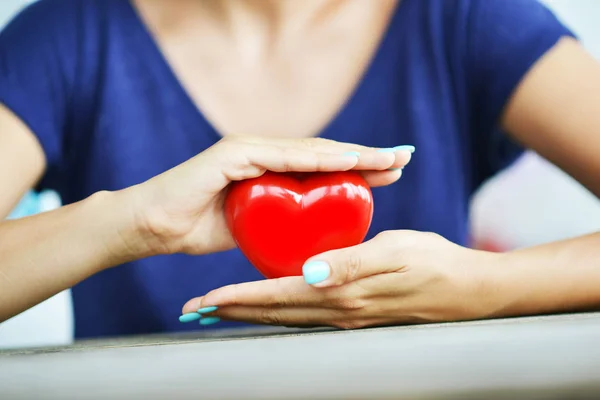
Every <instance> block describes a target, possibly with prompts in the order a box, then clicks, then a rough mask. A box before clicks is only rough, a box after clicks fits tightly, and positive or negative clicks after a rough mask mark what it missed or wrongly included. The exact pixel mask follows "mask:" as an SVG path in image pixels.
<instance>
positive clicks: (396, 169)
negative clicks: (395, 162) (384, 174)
mask: <svg viewBox="0 0 600 400" xmlns="http://www.w3.org/2000/svg"><path fill="white" fill-rule="evenodd" d="M399 169H404V168H388V171H398V170H399Z"/></svg>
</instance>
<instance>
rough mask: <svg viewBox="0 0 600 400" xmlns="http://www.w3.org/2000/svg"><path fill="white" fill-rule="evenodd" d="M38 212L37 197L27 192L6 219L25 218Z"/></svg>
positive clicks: (35, 194)
mask: <svg viewBox="0 0 600 400" xmlns="http://www.w3.org/2000/svg"><path fill="white" fill-rule="evenodd" d="M39 212H40V199H39V195H38V194H37V193H35V192H33V191H30V192H27V193H26V194H25V196H23V198H22V199H21V201H20V202H19V204H17V206H16V207H15V209H14V210H13V211H12V212H11V213H10V214H9V216H8V219H17V218H23V217H27V216H30V215H33V214H37V213H39Z"/></svg>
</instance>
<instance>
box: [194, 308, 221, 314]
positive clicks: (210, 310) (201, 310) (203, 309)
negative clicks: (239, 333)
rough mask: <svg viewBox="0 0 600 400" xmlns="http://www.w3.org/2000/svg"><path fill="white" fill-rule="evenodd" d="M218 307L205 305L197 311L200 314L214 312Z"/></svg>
mask: <svg viewBox="0 0 600 400" xmlns="http://www.w3.org/2000/svg"><path fill="white" fill-rule="evenodd" d="M217 308H219V307H215V306H211V307H204V308H201V309H199V310H198V311H196V312H197V313H198V314H207V313H209V312H213V311H217Z"/></svg>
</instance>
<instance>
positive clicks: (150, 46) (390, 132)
mask: <svg viewBox="0 0 600 400" xmlns="http://www.w3.org/2000/svg"><path fill="white" fill-rule="evenodd" d="M567 35H568V36H572V34H571V33H570V32H569V30H568V29H566V28H565V27H564V26H563V25H562V24H561V23H559V21H558V20H557V19H556V18H555V17H554V15H553V14H552V13H551V12H550V11H548V10H547V9H546V8H545V7H544V6H543V5H541V4H540V3H538V2H537V1H535V0H401V2H400V5H399V7H398V8H397V10H396V12H395V14H394V16H393V18H392V21H391V23H390V26H389V28H388V31H387V33H386V36H385V37H384V40H383V41H382V43H381V44H380V47H379V49H378V51H377V53H376V55H375V57H374V59H373V61H372V63H371V64H370V67H369V68H368V70H367V72H366V74H365V75H364V78H363V80H362V82H361V83H360V85H359V86H358V88H357V89H356V90H355V92H354V93H353V94H352V96H351V97H350V99H349V100H348V102H347V103H346V104H345V106H344V107H343V109H342V110H341V111H340V112H339V113H338V114H337V115H336V116H335V118H334V119H333V120H332V121H331V122H330V123H329V125H328V126H327V127H326V128H325V129H324V130H323V131H322V132H321V136H322V137H325V138H329V139H335V140H341V141H347V142H355V143H360V144H363V145H367V146H378V147H390V146H396V145H399V144H412V145H415V146H416V148H417V152H416V153H415V154H414V157H413V159H412V161H411V163H410V165H409V166H408V167H407V168H406V169H405V173H404V176H403V177H402V179H401V181H400V182H398V183H396V184H394V185H392V186H389V187H385V188H377V189H374V190H373V195H374V198H375V212H374V216H373V224H372V227H371V230H370V233H369V236H368V237H369V238H370V237H372V236H373V235H375V234H377V233H378V232H380V231H383V230H390V229H415V230H421V231H432V232H437V233H439V234H441V235H443V236H445V237H446V238H448V239H449V240H451V241H454V242H456V243H459V244H468V238H469V230H468V228H469V222H468V206H469V200H470V197H471V195H472V194H473V192H474V191H475V190H476V189H477V188H478V187H479V186H480V184H481V183H482V182H483V181H484V180H486V179H487V178H489V177H490V176H491V175H493V174H494V173H496V172H497V171H499V170H500V169H501V168H503V167H505V166H506V165H508V164H509V163H510V162H511V161H513V160H514V159H515V158H516V157H517V156H518V155H519V154H520V152H521V149H520V148H519V147H518V146H517V145H515V144H514V143H511V142H510V140H509V139H508V137H507V136H506V135H504V134H503V133H502V132H501V131H500V130H499V129H498V119H499V116H500V114H501V112H502V110H503V107H504V106H505V104H506V102H507V100H508V98H509V97H510V96H511V93H512V92H513V91H514V89H515V87H516V86H517V85H518V83H519V81H520V80H521V79H522V78H523V76H524V74H525V73H526V72H527V71H528V70H529V69H530V67H531V66H532V65H533V64H534V63H535V62H536V60H538V59H539V58H540V57H541V56H543V55H544V53H545V52H547V51H548V50H549V49H550V48H551V47H553V46H554V45H555V44H556V42H557V41H558V40H559V39H560V38H561V37H562V36H567ZM0 102H2V103H4V104H5V105H6V106H7V107H8V108H9V109H11V110H12V111H13V112H14V113H15V114H16V115H17V116H19V117H20V118H21V119H22V120H23V121H24V122H25V123H26V124H27V125H28V126H29V127H30V128H31V130H32V131H33V132H34V133H35V134H36V135H37V137H38V138H39V141H40V143H41V145H42V146H43V149H44V151H45V153H46V156H47V159H48V169H47V172H46V174H45V176H44V178H43V180H42V182H41V183H40V185H39V186H40V189H54V190H56V191H58V192H59V193H60V195H61V196H62V199H63V201H64V202H65V203H72V202H76V201H79V200H82V199H84V198H85V197H87V196H89V195H91V194H92V193H94V192H97V191H99V190H118V189H121V188H125V187H128V186H131V185H134V184H137V183H140V182H143V181H145V180H147V179H149V178H150V177H152V176H155V175H157V174H160V173H161V172H163V171H165V170H167V169H169V168H171V167H173V166H175V165H177V164H179V163H181V162H183V161H186V160H187V159H189V158H190V157H192V156H194V155H196V154H197V153H199V152H201V151H203V150H204V149H206V148H207V147H209V146H211V145H212V144H214V143H215V142H216V141H217V140H218V139H219V134H218V132H216V130H215V129H214V127H213V126H211V124H210V123H208V122H207V120H206V119H205V118H204V117H203V115H202V113H201V112H200V111H199V110H198V109H197V108H196V106H195V105H194V103H193V102H192V101H191V99H190V98H189V97H188V95H187V94H186V92H185V91H184V90H183V88H182V86H181V85H180V83H179V82H178V80H177V78H176V77H175V75H174V73H173V71H172V70H171V69H170V67H169V65H168V64H167V63H166V61H165V59H164V58H163V56H162V54H161V52H160V50H159V48H158V47H157V44H156V43H155V41H154V40H153V38H152V36H151V35H150V34H149V32H148V30H147V29H146V27H145V26H144V24H143V22H142V21H141V20H140V18H139V16H138V15H137V14H136V11H135V9H134V8H133V7H132V5H131V4H130V3H129V1H127V0H41V1H39V2H37V3H35V4H33V5H32V6H30V7H28V8H27V9H26V10H24V11H23V12H22V13H21V14H20V15H18V16H17V17H16V18H15V19H14V20H13V21H12V23H10V24H9V25H8V26H7V27H6V29H5V30H4V31H3V32H2V33H1V35H0ZM99 217H100V218H101V216H99ZM56 229H69V227H68V226H60V227H57V228H56ZM65 251H68V247H65ZM258 279H262V277H261V275H259V273H258V272H257V271H256V270H255V269H254V268H253V267H252V266H251V265H250V264H249V263H248V261H247V260H246V259H245V258H244V256H243V255H242V254H241V253H240V252H239V251H238V250H237V249H236V250H231V251H228V252H224V253H219V254H211V255H206V256H200V257H192V256H187V255H173V256H159V257H152V258H148V259H144V260H139V261H135V262H132V263H129V264H128V265H124V266H122V267H118V268H114V269H111V270H108V271H106V272H102V273H100V274H98V275H96V276H94V277H92V278H90V279H88V280H86V281H84V282H82V283H81V284H79V285H77V286H76V287H74V288H73V291H72V294H73V299H74V311H75V327H76V331H75V334H76V337H78V338H84V337H98V336H106V335H124V334H142V333H151V332H169V331H181V330H193V329H206V328H201V327H199V326H198V325H197V324H189V325H182V324H180V323H179V322H178V319H177V318H178V316H179V314H180V310H181V306H182V305H183V304H184V303H185V302H186V301H187V300H189V299H190V298H192V297H196V296H199V295H202V294H204V293H206V292H208V291H209V290H211V289H214V288H217V287H220V286H223V285H227V284H231V283H238V282H244V281H252V280H258ZM233 325H236V326H239V325H238V324H234V323H228V322H224V323H222V324H219V326H215V327H211V328H213V329H214V328H218V327H231V326H233Z"/></svg>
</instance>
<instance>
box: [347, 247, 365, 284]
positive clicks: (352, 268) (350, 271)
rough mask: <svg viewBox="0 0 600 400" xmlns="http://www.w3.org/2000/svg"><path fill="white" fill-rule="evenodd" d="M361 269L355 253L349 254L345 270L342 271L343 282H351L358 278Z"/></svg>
mask: <svg viewBox="0 0 600 400" xmlns="http://www.w3.org/2000/svg"><path fill="white" fill-rule="evenodd" d="M361 268H362V260H361V258H360V256H359V255H358V254H356V253H350V254H349V255H348V257H347V258H346V268H345V271H344V278H345V279H344V281H345V282H352V281H354V280H355V279H356V278H357V277H358V276H360V271H361Z"/></svg>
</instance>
